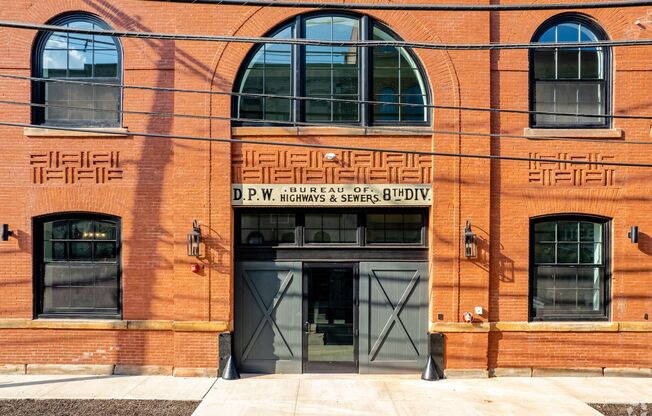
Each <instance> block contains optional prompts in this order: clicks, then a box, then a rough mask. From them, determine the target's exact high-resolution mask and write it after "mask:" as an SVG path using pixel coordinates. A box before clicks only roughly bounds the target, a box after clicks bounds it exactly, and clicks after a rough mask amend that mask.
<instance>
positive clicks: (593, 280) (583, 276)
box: [577, 267, 601, 289]
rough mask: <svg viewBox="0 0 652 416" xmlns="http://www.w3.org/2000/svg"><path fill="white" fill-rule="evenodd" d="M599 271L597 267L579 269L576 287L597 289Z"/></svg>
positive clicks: (598, 286) (598, 285)
mask: <svg viewBox="0 0 652 416" xmlns="http://www.w3.org/2000/svg"><path fill="white" fill-rule="evenodd" d="M600 275H601V270H600V268H599V267H580V268H578V270H577V287H579V288H583V289H599V288H600V279H601V277H600Z"/></svg>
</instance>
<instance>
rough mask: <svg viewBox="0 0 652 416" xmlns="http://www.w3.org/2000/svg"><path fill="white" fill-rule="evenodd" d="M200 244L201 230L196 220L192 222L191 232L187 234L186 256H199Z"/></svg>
mask: <svg viewBox="0 0 652 416" xmlns="http://www.w3.org/2000/svg"><path fill="white" fill-rule="evenodd" d="M200 242H201V228H199V224H198V223H197V220H193V221H192V231H191V232H189V233H188V255H189V256H194V257H198V256H199V243H200Z"/></svg>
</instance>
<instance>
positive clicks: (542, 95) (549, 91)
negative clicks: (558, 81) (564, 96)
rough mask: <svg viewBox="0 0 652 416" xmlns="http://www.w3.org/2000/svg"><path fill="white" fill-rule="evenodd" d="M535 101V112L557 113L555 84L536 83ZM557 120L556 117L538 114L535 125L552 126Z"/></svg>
mask: <svg viewBox="0 0 652 416" xmlns="http://www.w3.org/2000/svg"><path fill="white" fill-rule="evenodd" d="M534 89H535V101H534V110H535V111H542V112H548V113H555V112H556V108H555V84H553V83H549V82H536V83H535V84H534ZM555 120H556V117H555V116H554V115H549V114H536V115H535V122H536V123H535V124H552V123H554V122H555Z"/></svg>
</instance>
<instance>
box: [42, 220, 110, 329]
mask: <svg viewBox="0 0 652 416" xmlns="http://www.w3.org/2000/svg"><path fill="white" fill-rule="evenodd" d="M62 220H65V221H72V220H93V221H110V222H114V223H115V224H116V257H117V258H116V264H117V269H118V270H117V274H118V276H117V280H118V287H117V290H118V306H117V313H115V314H114V313H98V312H95V311H89V312H77V313H63V312H62V313H51V312H50V313H43V296H44V286H45V283H44V279H45V274H44V267H43V266H44V264H45V261H44V235H43V232H44V230H43V227H44V224H45V223H47V222H51V221H62ZM32 230H33V245H32V248H33V252H32V253H33V254H32V261H33V269H32V270H33V287H34V290H33V297H34V298H33V317H34V319H39V318H64V319H122V311H123V303H122V301H123V294H122V219H121V218H120V217H117V216H113V215H107V214H101V213H94V212H76V211H75V212H62V213H56V214H47V215H42V216H38V217H34V218H32Z"/></svg>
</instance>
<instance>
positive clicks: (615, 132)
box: [523, 128, 623, 139]
mask: <svg viewBox="0 0 652 416" xmlns="http://www.w3.org/2000/svg"><path fill="white" fill-rule="evenodd" d="M523 134H524V135H525V136H526V137H529V138H532V139H545V138H549V137H563V138H578V139H622V137H623V130H622V129H531V128H525V129H523Z"/></svg>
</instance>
